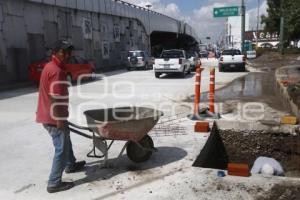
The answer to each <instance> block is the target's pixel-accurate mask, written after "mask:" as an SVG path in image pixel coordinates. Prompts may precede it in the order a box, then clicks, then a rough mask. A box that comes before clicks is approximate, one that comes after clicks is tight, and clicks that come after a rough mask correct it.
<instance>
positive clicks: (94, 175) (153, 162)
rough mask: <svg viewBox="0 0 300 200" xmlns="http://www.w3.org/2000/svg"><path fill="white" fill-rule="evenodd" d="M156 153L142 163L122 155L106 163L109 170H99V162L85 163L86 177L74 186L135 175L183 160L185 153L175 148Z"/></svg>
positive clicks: (77, 181)
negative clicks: (126, 174)
mask: <svg viewBox="0 0 300 200" xmlns="http://www.w3.org/2000/svg"><path fill="white" fill-rule="evenodd" d="M157 150H158V151H157V152H154V153H153V154H152V156H151V158H150V159H149V160H148V161H146V162H143V163H134V162H132V161H131V160H129V159H128V158H127V155H126V154H124V155H122V156H121V157H119V158H113V159H109V160H108V163H109V164H110V165H112V166H111V167H109V168H103V169H101V168H100V163H101V161H102V160H100V161H96V162H91V163H87V165H86V168H85V174H86V177H84V178H82V179H79V180H76V181H75V182H74V183H75V185H81V184H84V183H89V182H93V181H101V180H106V179H110V178H112V177H114V176H116V175H118V174H122V173H126V172H128V171H136V172H137V174H139V172H142V171H143V170H147V169H152V168H156V167H161V166H164V165H167V164H169V163H172V162H176V161H179V160H181V159H183V158H184V157H185V156H186V155H187V152H186V151H185V150H183V149H181V148H177V147H158V148H157Z"/></svg>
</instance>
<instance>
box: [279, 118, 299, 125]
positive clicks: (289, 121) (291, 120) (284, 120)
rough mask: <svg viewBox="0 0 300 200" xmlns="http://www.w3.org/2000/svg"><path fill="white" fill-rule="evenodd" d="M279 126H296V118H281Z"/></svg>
mask: <svg viewBox="0 0 300 200" xmlns="http://www.w3.org/2000/svg"><path fill="white" fill-rule="evenodd" d="M281 124H290V125H296V124H297V118H296V117H294V116H283V117H282V118H281Z"/></svg>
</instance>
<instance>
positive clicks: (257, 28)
mask: <svg viewBox="0 0 300 200" xmlns="http://www.w3.org/2000/svg"><path fill="white" fill-rule="evenodd" d="M257 1H258V2H257V24H256V48H257V47H258V30H259V19H260V16H259V11H260V10H259V7H260V0H257Z"/></svg>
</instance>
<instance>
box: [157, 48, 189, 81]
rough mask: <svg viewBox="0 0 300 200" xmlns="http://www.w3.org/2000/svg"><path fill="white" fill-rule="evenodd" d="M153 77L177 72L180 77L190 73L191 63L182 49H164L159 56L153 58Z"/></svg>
mask: <svg viewBox="0 0 300 200" xmlns="http://www.w3.org/2000/svg"><path fill="white" fill-rule="evenodd" d="M153 68H154V72H155V77H156V78H159V77H160V75H161V74H163V73H165V74H174V73H176V74H179V75H180V76H181V77H182V78H184V77H185V74H189V73H191V64H190V61H189V60H188V58H187V55H186V52H185V51H184V50H178V49H173V50H164V51H163V52H162V53H161V56H160V58H157V59H155V60H154V66H153Z"/></svg>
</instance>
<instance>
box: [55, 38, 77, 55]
mask: <svg viewBox="0 0 300 200" xmlns="http://www.w3.org/2000/svg"><path fill="white" fill-rule="evenodd" d="M61 49H62V50H73V49H74V46H73V45H72V44H71V43H70V42H68V41H67V40H58V41H56V42H55V43H54V45H53V48H52V51H53V52H58V51H59V50H61Z"/></svg>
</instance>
